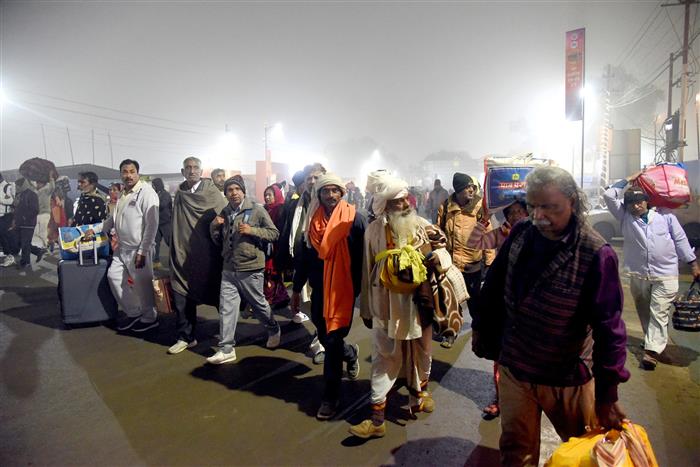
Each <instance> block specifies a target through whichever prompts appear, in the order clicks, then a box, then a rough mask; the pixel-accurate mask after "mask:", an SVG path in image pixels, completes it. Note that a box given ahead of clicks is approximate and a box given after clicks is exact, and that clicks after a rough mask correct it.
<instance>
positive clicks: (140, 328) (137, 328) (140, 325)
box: [131, 319, 160, 332]
mask: <svg viewBox="0 0 700 467" xmlns="http://www.w3.org/2000/svg"><path fill="white" fill-rule="evenodd" d="M159 325H160V323H159V322H158V320H157V319H156V320H155V321H151V322H150V323H146V322H145V321H141V320H138V322H137V323H136V324H134V325H133V326H132V327H131V330H132V331H134V332H146V331H148V330H149V329H153V328H157V327H158V326H159Z"/></svg>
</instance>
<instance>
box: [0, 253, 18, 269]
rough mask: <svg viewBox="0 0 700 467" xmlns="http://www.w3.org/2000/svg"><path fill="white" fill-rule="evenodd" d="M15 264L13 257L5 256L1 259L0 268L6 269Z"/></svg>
mask: <svg viewBox="0 0 700 467" xmlns="http://www.w3.org/2000/svg"><path fill="white" fill-rule="evenodd" d="M13 264H15V257H14V256H12V255H7V256H5V257H4V258H3V259H2V263H0V266H2V267H4V268H7V267H10V266H12V265H13Z"/></svg>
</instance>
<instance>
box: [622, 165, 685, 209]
mask: <svg viewBox="0 0 700 467" xmlns="http://www.w3.org/2000/svg"><path fill="white" fill-rule="evenodd" d="M635 184H636V185H639V186H640V187H641V189H642V190H644V192H645V193H646V194H647V195H648V196H649V204H650V205H652V206H656V207H664V208H670V209H675V208H679V207H681V206H685V205H686V204H688V203H690V201H691V196H690V186H689V185H688V173H687V172H686V170H685V169H684V168H683V167H681V166H680V165H677V164H658V165H656V166H654V167H651V168H649V169H645V170H644V171H643V172H642V174H641V175H640V176H639V177H638V178H637V179H636V180H635Z"/></svg>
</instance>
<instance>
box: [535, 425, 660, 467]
mask: <svg viewBox="0 0 700 467" xmlns="http://www.w3.org/2000/svg"><path fill="white" fill-rule="evenodd" d="M622 427H623V430H622V431H621V432H620V431H617V430H610V431H607V432H605V431H603V430H594V431H590V432H588V433H586V434H585V435H583V436H581V437H580V438H570V439H569V441H567V442H565V443H562V444H561V445H560V446H559V447H558V448H557V450H556V451H554V452H553V453H552V456H551V457H550V458H549V459H548V460H547V462H545V464H544V465H545V467H608V466H610V467H612V466H615V467H658V465H659V464H658V463H657V462H656V456H654V451H653V450H652V448H651V443H650V442H649V437H648V436H647V432H646V430H644V428H643V427H642V426H640V425H634V424H633V423H631V422H627V423H624V424H623V426H622Z"/></svg>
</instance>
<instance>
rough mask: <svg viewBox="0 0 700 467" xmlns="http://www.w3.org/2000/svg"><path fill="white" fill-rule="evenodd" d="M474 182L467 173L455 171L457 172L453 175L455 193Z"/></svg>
mask: <svg viewBox="0 0 700 467" xmlns="http://www.w3.org/2000/svg"><path fill="white" fill-rule="evenodd" d="M474 184H475V183H474V180H472V178H471V177H470V176H469V175H467V174H463V173H461V172H455V174H454V175H453V176H452V188H454V190H455V193H459V192H460V191H462V190H464V189H465V188H466V187H468V186H469V185H474Z"/></svg>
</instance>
